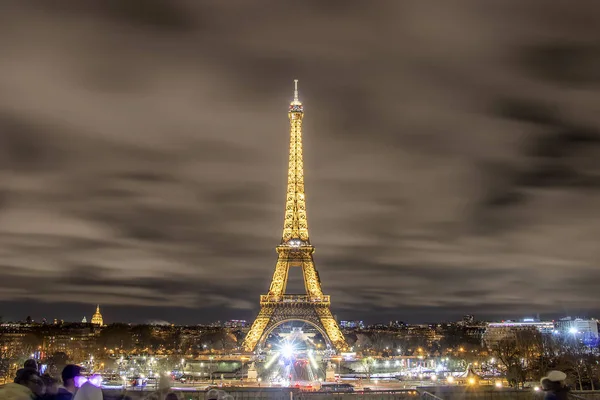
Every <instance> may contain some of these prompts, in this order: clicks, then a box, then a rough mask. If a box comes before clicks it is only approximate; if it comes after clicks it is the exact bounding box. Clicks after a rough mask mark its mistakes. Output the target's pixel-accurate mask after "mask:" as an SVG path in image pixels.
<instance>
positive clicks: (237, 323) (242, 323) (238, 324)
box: [224, 319, 248, 328]
mask: <svg viewBox="0 0 600 400" xmlns="http://www.w3.org/2000/svg"><path fill="white" fill-rule="evenodd" d="M247 326H248V322H247V321H246V320H244V319H231V320H229V321H226V322H225V324H224V327H225V328H245V327H247Z"/></svg>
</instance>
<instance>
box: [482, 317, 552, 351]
mask: <svg viewBox="0 0 600 400" xmlns="http://www.w3.org/2000/svg"><path fill="white" fill-rule="evenodd" d="M523 331H531V332H539V333H541V334H552V333H553V332H554V322H552V321H536V320H534V319H524V320H523V321H503V322H490V323H489V324H488V326H487V328H486V330H485V334H484V335H483V340H484V341H485V342H486V343H487V344H488V345H491V344H494V343H497V342H499V341H500V340H502V339H505V338H510V337H514V336H515V334H516V333H517V332H523Z"/></svg>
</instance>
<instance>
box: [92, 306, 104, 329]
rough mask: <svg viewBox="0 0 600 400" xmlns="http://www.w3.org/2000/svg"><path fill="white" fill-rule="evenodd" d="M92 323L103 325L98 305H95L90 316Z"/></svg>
mask: <svg viewBox="0 0 600 400" xmlns="http://www.w3.org/2000/svg"><path fill="white" fill-rule="evenodd" d="M92 324H94V325H98V326H102V325H104V320H103V319H102V314H100V305H99V304H98V305H97V306H96V312H95V313H94V315H93V316H92Z"/></svg>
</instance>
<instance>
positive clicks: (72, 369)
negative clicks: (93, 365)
mask: <svg viewBox="0 0 600 400" xmlns="http://www.w3.org/2000/svg"><path fill="white" fill-rule="evenodd" d="M81 371H83V368H82V367H80V366H79V365H75V364H69V365H65V367H64V368H63V370H62V372H61V374H60V375H61V378H62V381H63V384H62V386H61V387H59V388H58V393H56V396H55V399H56V400H73V397H74V396H75V392H77V387H75V378H77V377H78V376H81Z"/></svg>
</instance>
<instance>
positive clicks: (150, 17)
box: [0, 0, 600, 323]
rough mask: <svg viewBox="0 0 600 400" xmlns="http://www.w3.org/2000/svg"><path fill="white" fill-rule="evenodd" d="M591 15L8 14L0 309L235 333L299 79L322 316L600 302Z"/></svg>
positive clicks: (577, 10)
mask: <svg viewBox="0 0 600 400" xmlns="http://www.w3.org/2000/svg"><path fill="white" fill-rule="evenodd" d="M597 8H598V7H597V5H596V4H595V3H593V2H584V3H582V4H581V5H579V6H578V7H572V5H571V4H570V3H569V2H567V1H555V2H552V3H551V4H550V3H548V2H542V1H537V0H536V1H531V2H527V3H523V2H519V1H505V2H502V3H498V4H495V5H493V6H492V5H490V4H485V5H484V4H483V3H481V2H476V1H463V2H460V3H455V4H449V3H439V4H436V5H435V6H434V5H427V4H424V3H423V2H397V1H381V2H378V3H377V5H376V6H373V5H372V4H368V5H366V3H365V2H361V1H328V2H322V1H304V2H302V5H301V7H299V6H298V3H297V2H285V1H283V2H282V1H275V0H264V1H260V2H258V3H255V2H254V3H250V2H247V1H244V0H234V1H229V2H220V3H215V2H203V1H186V0H180V1H166V0H151V1H128V2H120V1H112V0H111V1H104V2H98V1H92V0H82V1H70V0H59V1H56V2H53V4H52V7H49V6H48V5H47V3H46V2H43V1H35V0H29V1H22V2H12V3H10V4H7V5H6V7H5V8H4V9H3V12H2V13H1V14H0V47H1V48H2V50H3V53H2V54H3V57H2V62H1V63H0V93H2V94H1V95H0V254H2V265H1V266H0V271H1V272H2V276H3V279H2V281H1V282H0V315H5V316H7V317H9V318H24V317H25V316H26V315H29V314H31V315H32V316H34V317H35V318H40V317H42V316H46V317H48V318H54V317H59V318H65V319H80V318H81V316H82V314H90V313H91V312H92V311H93V305H95V304H96V303H101V304H102V306H103V309H104V310H105V312H104V314H105V317H106V320H107V321H116V320H130V321H145V320H149V319H162V320H168V321H172V322H178V323H190V322H201V321H208V320H212V319H227V318H234V317H238V318H247V319H251V318H252V317H253V316H254V315H255V313H256V311H257V310H258V295H259V294H261V293H263V292H264V291H265V290H267V288H268V284H269V279H270V278H271V276H272V273H273V269H274V266H275V260H276V253H275V252H274V249H273V247H274V246H275V245H276V244H278V242H279V237H278V235H279V234H280V229H281V227H282V223H283V201H284V191H285V179H286V168H287V154H286V152H287V148H288V143H287V140H288V137H287V124H288V122H287V116H286V112H287V103H288V102H289V100H290V96H291V88H292V87H291V83H292V79H294V78H299V79H300V89H301V96H302V99H303V101H304V103H305V110H306V117H305V124H304V127H305V136H304V139H305V167H306V189H307V199H308V214H309V229H310V232H311V240H312V243H313V244H314V245H316V246H317V252H316V255H315V261H316V263H317V268H318V269H319V272H320V276H321V278H322V281H323V287H324V289H325V291H326V292H327V293H329V294H331V295H332V299H333V300H332V301H333V309H334V313H336V314H338V316H339V317H340V318H363V319H366V320H368V321H376V320H385V319H398V320H407V321H425V320H429V321H430V320H435V319H452V318H456V317H459V316H460V315H461V314H462V313H475V314H479V315H481V316H484V317H490V318H496V317H497V318H501V317H510V316H518V315H526V314H527V315H533V314H536V313H548V314H564V313H580V314H585V313H593V312H596V311H597V310H595V309H594V308H595V306H590V304H593V302H592V301H591V300H593V299H594V298H596V296H597V295H596V291H595V287H594V286H593V285H591V284H589V282H591V281H593V279H587V278H586V277H589V276H591V275H590V274H591V273H592V272H593V271H594V268H596V263H597V260H598V259H600V252H599V249H598V246H597V244H596V238H597V237H598V234H599V233H600V225H599V223H598V221H597V218H594V216H595V215H598V214H599V212H600V208H599V206H598V205H599V204H600V201H599V200H600V199H599V196H600V191H599V190H598V188H600V170H599V169H598V163H597V160H598V157H599V156H600V154H599V153H600V120H599V117H598V115H599V114H598V109H597V104H600V97H599V92H598V90H597V84H598V78H599V75H598V70H599V69H598V60H599V56H598V54H599V50H598V46H597V43H598V40H599V39H600V31H599V30H598V27H597V23H596V21H595V20H594V19H593V18H592V16H594V15H595V13H596V12H597V11H598V10H597ZM296 272H298V271H294V274H295V273H296ZM301 287H302V280H301V277H300V276H299V275H298V274H295V275H293V276H292V282H291V283H290V288H291V289H293V290H298V289H301Z"/></svg>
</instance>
